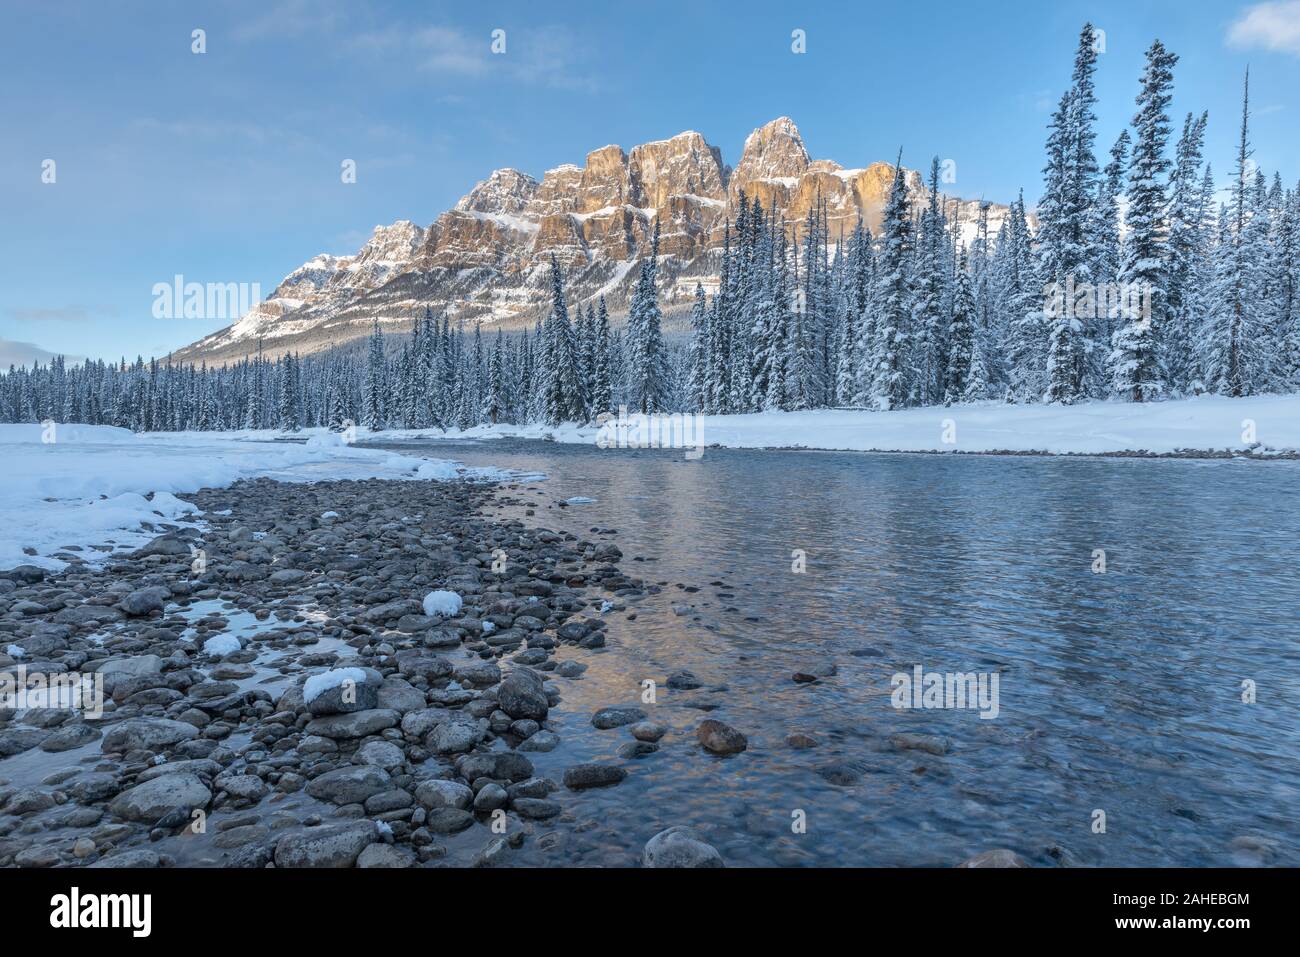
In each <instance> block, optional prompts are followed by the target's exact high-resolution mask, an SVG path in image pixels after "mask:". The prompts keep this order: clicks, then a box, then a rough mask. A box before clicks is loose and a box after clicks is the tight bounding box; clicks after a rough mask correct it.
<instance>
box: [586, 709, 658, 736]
mask: <svg viewBox="0 0 1300 957" xmlns="http://www.w3.org/2000/svg"><path fill="white" fill-rule="evenodd" d="M645 719H646V715H645V712H644V711H642V710H641V709H640V708H601V709H600V710H599V711H597V712H596V713H595V714H593V715H592V716H591V724H592V726H593V727H596V728H599V729H600V730H602V731H609V730H611V729H612V728H621V727H623V726H624V725H626V724H636V723H637V722H638V721H644V720H645Z"/></svg>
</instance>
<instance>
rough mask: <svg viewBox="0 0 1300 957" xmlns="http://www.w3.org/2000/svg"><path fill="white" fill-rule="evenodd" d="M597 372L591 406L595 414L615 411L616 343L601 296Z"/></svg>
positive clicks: (596, 338) (595, 340)
mask: <svg viewBox="0 0 1300 957" xmlns="http://www.w3.org/2000/svg"><path fill="white" fill-rule="evenodd" d="M594 348H595V373H594V378H593V380H592V387H591V407H592V409H593V412H594V415H595V416H599V415H600V414H601V413H603V412H608V413H611V414H612V413H613V412H614V380H613V376H612V374H611V363H612V362H613V356H612V351H613V349H614V343H613V342H612V341H611V339H610V335H609V311H608V310H607V309H606V308H605V297H604V296H601V297H600V308H599V311H598V312H597V313H596V330H595V337H594Z"/></svg>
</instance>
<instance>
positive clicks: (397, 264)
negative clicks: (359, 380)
mask: <svg viewBox="0 0 1300 957" xmlns="http://www.w3.org/2000/svg"><path fill="white" fill-rule="evenodd" d="M894 173H895V168H894V166H893V165H891V164H889V163H871V164H870V165H867V166H861V167H855V168H849V169H846V168H844V167H843V166H841V165H840V164H839V163H837V162H835V161H833V160H829V159H819V160H816V161H814V160H811V159H810V158H809V156H808V150H807V149H806V147H805V146H804V143H803V138H802V137H801V136H800V135H799V129H798V127H797V126H795V124H794V121H792V120H791V119H790V118H789V117H785V116H783V117H778V118H777V119H775V120H772V121H771V122H770V123H766V124H764V125H763V126H761V127H759V128H758V129H756V130H754V131H753V133H751V134H750V135H749V137H748V138H747V139H746V140H745V146H744V149H743V151H742V153H741V157H740V162H739V163H738V164H737V165H736V168H735V170H734V171H733V170H730V169H729V168H728V167H727V166H726V164H725V163H724V162H723V160H722V153H721V151H720V150H719V149H718V148H717V147H716V146H712V145H710V144H709V142H708V141H707V140H706V139H705V138H704V137H703V136H702V135H701V134H700V133H698V132H695V131H694V130H686V131H684V132H681V133H678V134H676V135H675V136H671V137H669V138H667V139H662V140H654V141H652V142H648V143H642V144H640V145H638V146H634V147H632V148H631V149H630V150H624V149H623V148H622V147H620V146H617V145H609V146H602V147H600V148H599V149H595V150H592V151H591V152H589V153H588V154H587V155H586V160H585V162H584V164H583V165H582V166H576V165H573V164H564V165H561V166H556V167H554V168H552V169H549V170H547V171H546V173H545V174H544V175H543V176H542V178H541V180H540V181H539V180H537V179H534V178H533V177H532V176H529V175H528V174H526V173H522V172H520V171H519V170H517V169H511V168H505V169H498V170H495V171H494V172H492V173H491V174H490V175H489V176H488V177H487V178H486V179H485V180H483V181H482V182H480V183H478V184H476V185H475V186H474V188H473V189H471V190H470V191H469V192H468V193H467V194H465V196H463V197H462V198H461V199H460V200H459V201H458V202H457V203H456V205H455V206H454V207H453V208H451V209H449V210H447V211H446V212H444V213H442V214H441V215H440V216H438V218H437V219H436V220H434V222H433V223H432V224H431V225H430V226H429V227H428V228H427V229H422V228H421V227H420V226H418V225H416V224H415V223H413V222H410V221H408V220H399V221H398V222H396V223H393V224H391V225H389V226H379V227H376V229H375V231H374V234H373V235H372V236H371V237H370V239H369V240H368V241H367V242H366V243H365V245H364V246H363V247H362V248H361V250H360V251H359V252H358V253H357V254H356V255H355V256H347V257H336V256H317V257H315V258H314V259H311V260H309V261H308V262H307V263H306V264H304V265H303V266H301V267H299V268H298V269H297V270H295V271H294V272H293V273H291V274H290V275H289V276H288V277H286V278H285V279H284V281H283V282H281V283H280V285H279V286H278V287H277V288H276V290H275V292H274V293H273V294H272V296H271V297H270V298H269V299H267V300H266V301H265V302H263V303H260V304H259V305H258V306H257V307H255V308H254V309H253V310H252V311H250V312H249V313H248V315H246V316H244V317H243V318H241V319H240V321H239V322H237V323H235V324H234V325H233V326H231V327H229V328H227V329H223V330H221V331H220V332H216V333H213V334H212V335H211V336H208V337H207V338H206V339H203V340H200V341H199V342H197V343H195V344H194V345H193V346H189V347H187V348H186V349H183V350H181V351H179V352H178V353H177V354H176V357H177V358H178V359H179V360H180V361H191V360H194V361H198V360H200V359H202V360H206V361H208V362H216V361H222V360H225V359H232V358H233V359H239V358H242V357H243V356H245V355H248V354H250V353H251V352H253V351H255V350H256V348H257V345H258V340H260V339H265V340H266V341H267V345H268V347H274V348H277V349H279V348H283V347H291V348H295V349H299V350H301V351H310V350H311V349H313V348H324V347H326V346H328V345H330V344H337V343H341V342H344V341H346V340H348V339H351V338H354V337H356V336H361V335H365V334H366V333H367V332H368V331H369V329H370V324H371V321H372V320H374V319H378V320H379V321H380V322H381V323H385V324H389V325H390V326H391V327H393V328H394V329H396V330H398V331H404V330H405V329H406V328H407V327H408V326H409V323H410V321H411V319H412V317H413V316H415V315H419V314H422V313H423V312H424V309H425V308H426V306H427V307H429V308H432V309H433V310H434V312H442V313H446V314H447V315H449V316H450V317H451V318H452V319H453V320H455V319H463V320H466V321H470V322H474V321H479V322H496V321H500V322H512V323H520V322H529V321H531V320H532V319H533V318H535V317H536V316H537V315H538V314H539V313H540V312H542V311H544V310H545V308H546V304H547V302H548V301H549V298H548V297H549V285H548V282H549V280H548V277H547V268H546V267H547V266H548V264H549V263H550V261H551V257H552V256H554V257H555V259H556V261H557V262H559V263H560V264H561V266H562V267H563V268H564V269H565V272H566V276H565V285H566V291H567V292H568V294H569V301H570V303H571V304H580V305H581V304H585V303H587V302H590V301H592V300H594V299H596V298H598V297H600V296H605V297H606V298H607V300H608V302H609V306H610V309H611V310H612V311H614V312H615V313H616V314H617V312H618V311H620V310H621V309H622V308H623V307H624V306H625V305H626V302H627V297H628V295H629V292H630V289H631V286H632V284H633V283H634V282H635V280H636V275H637V270H636V268H635V266H636V264H637V262H638V260H639V259H640V258H641V257H643V256H645V255H646V253H647V252H648V250H649V247H650V238H651V236H652V234H653V232H654V228H655V224H656V223H658V224H659V228H660V231H661V235H660V249H659V251H660V254H661V256H662V257H663V258H662V262H661V264H660V269H659V276H660V295H661V297H662V298H661V301H662V304H663V306H664V309H665V311H668V312H671V311H673V310H675V309H677V308H685V307H686V306H688V305H689V303H690V301H691V298H692V296H693V294H694V290H695V285H696V283H697V282H699V283H702V284H703V285H704V286H705V288H706V289H712V288H716V283H717V274H716V269H717V258H716V255H714V253H715V251H716V249H717V248H718V247H720V246H721V245H722V242H723V236H724V233H725V230H726V224H727V222H728V221H732V222H734V221H735V218H736V213H737V206H738V204H739V200H740V193H741V191H742V190H743V191H744V194H745V199H746V201H747V202H750V203H752V202H754V201H756V200H757V201H758V202H760V203H761V204H762V205H763V206H764V207H765V208H775V211H776V214H777V215H778V216H781V217H783V218H784V220H785V222H786V224H787V229H788V230H789V231H790V233H791V235H792V236H793V235H796V234H801V231H802V229H803V222H804V219H805V218H806V216H807V214H808V212H809V211H810V210H813V209H815V208H816V207H817V206H818V204H819V203H820V204H822V205H823V206H824V207H825V210H826V216H827V221H828V227H829V236H830V238H831V241H832V242H834V241H836V240H838V239H840V238H841V237H845V236H848V235H850V234H851V233H852V231H853V229H854V227H855V226H856V225H857V223H858V222H859V221H861V222H864V223H865V224H866V225H867V226H868V227H869V228H870V229H872V230H873V231H875V230H877V229H878V228H879V226H880V220H881V213H882V210H883V208H884V205H885V202H886V200H887V199H888V196H889V189H890V187H891V185H892V183H893V180H894ZM905 176H906V181H907V187H908V193H909V200H910V202H911V203H912V204H913V206H915V207H919V206H921V205H923V204H924V203H925V202H927V201H928V197H929V194H928V192H927V190H926V189H925V185H924V183H923V182H922V179H921V176H920V174H918V173H916V172H915V171H912V170H905ZM945 208H946V210H947V211H948V214H949V217H950V218H951V219H952V220H954V221H955V222H957V224H958V229H959V231H960V233H961V235H962V237H963V239H964V240H966V241H969V238H970V237H971V236H973V229H974V224H975V222H976V220H977V219H978V216H979V203H978V202H977V201H973V200H971V201H963V200H953V199H952V198H948V197H946V198H945ZM1005 212H1006V207H1004V206H995V207H993V208H992V210H991V215H990V230H991V231H992V232H994V233H995V232H996V231H997V226H998V225H999V223H1000V221H1001V218H1002V217H1003V216H1004V215H1005ZM273 340H280V341H278V342H274V345H273V346H272V342H273Z"/></svg>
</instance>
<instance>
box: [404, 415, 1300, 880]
mask: <svg viewBox="0 0 1300 957" xmlns="http://www.w3.org/2000/svg"><path fill="white" fill-rule="evenodd" d="M393 447H394V448H400V449H402V450H403V451H411V452H417V453H420V454H429V455H436V456H438V457H444V458H454V459H457V460H460V461H462V462H465V463H467V464H470V465H497V466H504V467H509V468H515V469H521V470H525V471H537V472H543V473H545V475H546V476H547V477H546V479H545V480H543V481H539V482H535V483H531V484H528V485H524V486H520V487H519V488H518V489H517V490H516V491H515V492H514V493H513V494H516V495H519V496H522V497H523V498H525V499H528V500H530V501H533V502H535V504H534V505H533V508H534V511H535V514H533V515H531V516H527V517H525V516H524V512H523V508H522V507H521V506H505V507H500V508H498V509H497V511H496V514H499V515H502V516H509V517H522V518H524V520H525V521H527V522H529V523H534V524H537V525H541V526H545V527H550V528H555V529H563V530H569V531H573V532H575V533H577V534H581V535H584V536H586V537H589V538H595V539H598V540H605V538H604V536H595V535H592V534H591V530H592V529H593V528H614V529H617V532H618V534H617V535H616V536H613V537H612V538H610V539H608V540H612V541H615V542H616V543H617V544H618V545H619V547H620V548H621V549H622V550H623V552H624V556H625V557H624V561H623V566H624V568H625V569H626V570H627V571H628V572H629V573H630V574H633V575H636V576H638V577H641V578H643V579H645V580H646V581H647V582H648V583H653V584H657V585H659V586H660V590H659V592H658V593H657V594H651V595H648V596H647V597H645V598H644V599H641V600H638V601H634V602H632V603H629V605H628V608H627V609H626V610H625V611H611V612H610V613H609V614H608V615H607V618H608V620H609V635H610V641H609V645H608V647H607V648H606V649H604V650H603V651H601V652H596V653H593V652H589V651H583V650H578V649H569V648H565V649H562V651H561V656H562V657H575V658H578V659H579V660H582V661H584V662H586V663H588V664H589V665H590V668H589V670H588V671H587V673H586V674H585V675H584V676H583V677H582V678H581V679H579V680H564V679H557V681H558V683H559V685H560V686H561V688H562V691H563V696H564V697H563V700H562V702H561V704H560V706H559V708H557V709H555V711H553V713H552V714H553V719H554V722H555V725H556V730H557V732H558V733H559V734H560V735H561V737H562V738H563V744H562V745H561V746H560V747H559V748H558V749H557V750H555V751H553V752H551V753H549V754H540V755H531V756H530V757H533V758H534V763H535V764H536V765H537V767H538V770H539V772H541V773H547V774H554V775H555V776H556V778H557V779H558V777H559V775H560V774H561V773H562V771H563V768H564V767H566V766H568V765H571V764H574V763H577V762H579V761H588V760H595V761H614V762H617V763H621V764H623V765H624V766H625V767H627V768H628V769H629V772H630V773H629V777H628V778H627V780H625V781H624V782H623V783H622V784H620V785H618V786H616V787H613V788H607V789H603V790H597V791H588V792H585V793H584V794H583V795H581V797H580V798H577V799H576V800H575V801H574V802H573V806H574V807H575V808H576V809H577V812H578V816H579V819H580V820H579V824H578V826H577V827H576V828H573V829H571V832H568V833H565V834H563V835H555V836H553V838H552V841H553V842H560V841H562V842H563V846H562V847H560V846H556V844H555V843H552V844H550V845H548V847H547V848H546V849H545V850H543V849H541V848H540V847H538V846H533V847H532V849H531V850H529V851H528V852H527V854H528V857H529V858H530V859H533V860H535V862H536V863H544V862H547V861H548V860H549V861H554V860H555V857H554V856H548V855H556V854H558V856H559V857H560V858H561V859H563V861H564V862H566V863H577V864H583V863H591V864H631V863H634V862H635V861H636V860H637V859H638V858H639V855H640V853H641V849H642V847H643V846H644V844H645V841H646V840H647V839H648V838H649V837H650V836H651V835H652V834H654V833H655V832H657V831H658V830H660V829H662V828H665V827H669V826H671V825H675V824H689V825H692V826H694V827H696V828H697V829H698V830H700V831H701V832H702V833H703V834H705V835H706V837H707V839H708V840H709V841H710V842H711V843H713V844H714V845H715V846H716V847H717V848H718V849H719V850H720V851H721V852H722V855H723V857H724V858H725V859H726V860H727V861H728V863H731V864H753V865H763V864H779V865H903V866H917V865H922V866H947V865H952V864H955V863H957V862H959V861H961V860H963V859H964V858H966V857H968V856H970V855H972V854H975V853H978V852H980V851H982V850H986V849H989V848H994V847H1008V848H1011V849H1013V850H1015V851H1017V852H1018V853H1020V854H1021V855H1023V856H1024V857H1025V858H1027V859H1028V860H1029V861H1030V862H1031V863H1034V864H1041V865H1051V864H1054V863H1062V864H1079V865H1107V866H1128V865H1177V866H1207V865H1234V864H1261V863H1262V864H1288V865H1292V866H1295V865H1297V864H1300V820H1298V818H1300V815H1298V814H1297V812H1300V761H1297V757H1298V756H1300V642H1298V641H1297V632H1298V630H1300V628H1298V625H1297V620H1298V619H1300V615H1298V614H1297V613H1298V612H1300V574H1297V568H1298V567H1300V491H1298V485H1297V479H1298V478H1300V467H1298V466H1297V464H1296V463H1286V462H1279V463H1255V462H1246V461H1233V460H1227V461H1224V460H1217V461H1197V460H1158V459H1156V460H1153V459H1117V458H1095V459H1081V458H1039V457H996V456H955V455H948V456H932V455H872V454H856V453H829V452H827V453H823V452H804V451H799V452H784V451H726V450H709V451H708V452H707V453H706V454H705V455H704V457H703V458H702V459H700V460H698V461H687V460H685V458H684V457H683V455H682V453H681V452H680V451H678V452H672V451H656V450H614V449H611V450H600V449H596V448H594V447H590V446H578V445H561V444H556V443H551V442H537V441H523V440H512V439H503V440H491V441H486V442H466V441H427V440H417V441H413V442H412V441H403V442H401V443H400V444H398V443H395V444H394V445H393ZM572 497H586V498H590V499H594V500H595V501H594V502H590V503H586V504H574V505H571V506H568V507H560V506H559V505H558V503H559V502H560V501H562V500H567V499H569V498H572ZM1097 550H1104V553H1105V554H1104V562H1105V570H1104V572H1102V571H1100V569H1101V555H1100V553H1099V552H1098V551H1097ZM800 556H802V563H801V562H800V560H799V559H800ZM801 564H802V568H803V570H802V571H800V570H798V568H799V567H800V565H801ZM688 589H690V590H688ZM693 589H698V590H693ZM632 615H634V616H635V617H634V618H630V616H632ZM818 665H821V666H827V665H834V666H835V669H836V673H835V674H834V675H832V676H829V677H822V678H820V679H819V680H817V681H816V682H812V683H799V682H796V681H794V680H793V678H792V676H793V674H794V672H795V671H796V670H801V669H802V670H808V669H810V668H813V669H815V667H816V666H818ZM918 665H919V666H921V667H922V669H923V671H924V672H938V673H941V674H943V673H957V672H961V673H968V674H969V673H975V674H977V675H984V676H985V680H987V681H991V680H992V676H993V675H996V676H997V681H998V685H997V688H998V698H997V714H996V717H991V718H990V717H981V712H980V710H978V709H977V708H974V707H968V708H965V709H962V708H951V707H950V708H915V707H913V708H898V707H895V702H894V700H893V698H892V697H891V691H892V690H893V685H892V682H891V679H892V677H893V676H894V675H896V674H899V673H906V674H909V675H910V674H912V673H913V669H914V668H915V667H916V666H918ZM679 669H687V670H689V671H691V672H693V673H694V674H695V675H696V676H697V677H698V679H699V680H700V681H701V682H702V683H703V687H701V688H698V689H694V690H680V691H679V690H673V689H670V688H667V687H666V686H665V684H664V682H665V679H666V677H667V676H668V674H670V673H671V672H673V671H676V670H679ZM646 679H650V680H653V681H655V682H656V683H657V687H656V694H655V697H656V700H655V703H653V704H646V703H643V702H642V700H641V698H642V688H643V685H642V682H643V681H644V680H646ZM986 687H991V685H986ZM1252 689H1253V692H1254V701H1253V702H1251V701H1247V700H1243V697H1246V698H1249V697H1250V695H1249V694H1248V692H1249V691H1250V690H1252ZM609 705H637V706H640V707H642V708H643V709H644V710H645V711H646V712H647V713H648V714H649V717H650V718H651V719H652V720H654V721H657V722H660V723H662V724H664V725H667V726H668V728H669V729H670V730H669V734H668V736H667V737H665V738H664V740H663V741H662V742H661V748H660V750H659V751H658V752H656V753H654V754H651V755H648V756H645V757H643V758H639V759H635V760H623V759H620V758H618V757H616V752H617V750H618V748H619V746H620V745H622V744H624V743H626V742H627V741H629V740H631V737H630V735H629V734H627V732H626V729H616V730H608V731H599V730H596V729H595V728H593V727H592V726H591V724H590V716H591V714H592V713H593V712H594V711H595V710H597V709H598V708H601V707H605V706H609ZM705 708H709V709H713V710H709V711H707V713H706V711H705V710H703V709H705ZM985 713H986V714H991V713H992V712H991V709H988V708H986V709H985ZM706 717H713V718H717V719H719V720H723V721H726V722H727V723H729V724H731V725H733V726H734V727H736V728H738V729H740V730H741V731H742V732H744V734H746V735H747V737H748V739H749V746H748V749H747V750H746V751H744V752H743V753H741V754H738V755H733V756H729V757H718V756H714V755H711V754H709V753H708V752H705V751H704V750H703V749H702V748H701V747H700V746H699V745H698V744H697V743H696V739H695V733H694V732H695V728H696V727H697V726H698V724H699V723H700V721H701V720H703V719H704V718H706ZM795 732H798V733H802V734H806V735H808V736H810V737H811V738H813V739H814V740H815V741H816V742H817V746H816V747H812V748H794V747H791V746H789V745H788V744H787V743H786V738H787V736H788V735H790V734H792V733H795ZM901 733H920V734H924V735H934V736H937V737H938V738H939V739H945V740H946V742H947V744H948V749H947V751H946V752H945V753H941V754H933V753H930V752H928V751H925V750H917V749H913V748H906V747H903V748H900V747H899V743H900V739H897V738H895V737H894V736H895V735H897V734H901ZM926 740H930V739H926Z"/></svg>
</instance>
